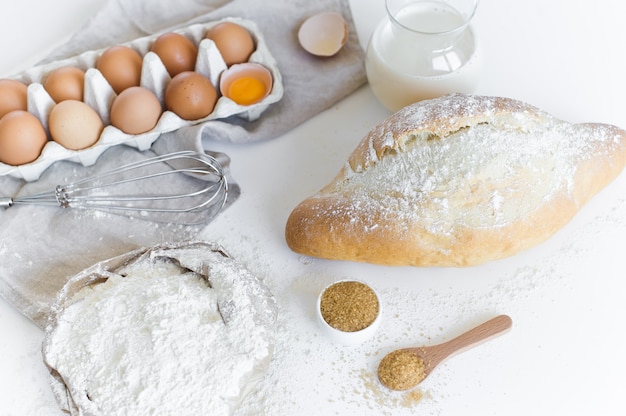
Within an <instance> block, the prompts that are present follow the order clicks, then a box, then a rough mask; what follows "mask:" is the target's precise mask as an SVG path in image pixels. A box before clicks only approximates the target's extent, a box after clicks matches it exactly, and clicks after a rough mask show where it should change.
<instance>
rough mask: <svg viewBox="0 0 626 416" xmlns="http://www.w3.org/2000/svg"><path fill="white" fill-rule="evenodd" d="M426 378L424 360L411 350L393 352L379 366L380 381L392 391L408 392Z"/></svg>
mask: <svg viewBox="0 0 626 416" xmlns="http://www.w3.org/2000/svg"><path fill="white" fill-rule="evenodd" d="M425 377H426V366H425V365H424V360H422V358H421V357H419V356H418V355H417V354H415V352H413V351H411V350H396V351H392V352H390V353H389V354H387V355H386V356H385V357H384V358H383V359H382V360H381V361H380V364H379V366H378V379H379V380H380V382H381V383H382V384H383V385H384V386H385V387H387V388H389V389H391V390H408V389H410V388H412V387H415V386H417V385H418V384H419V383H420V382H421V381H422V380H424V378H425Z"/></svg>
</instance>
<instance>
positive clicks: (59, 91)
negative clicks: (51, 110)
mask: <svg viewBox="0 0 626 416" xmlns="http://www.w3.org/2000/svg"><path fill="white" fill-rule="evenodd" d="M43 87H44V88H45V89H46V91H47V92H48V94H50V97H52V99H53V100H54V101H55V102H57V103H60V102H61V101H64V100H78V101H82V100H83V93H84V91H85V71H83V70H82V69H80V68H77V67H75V66H63V67H60V68H57V69H55V70H54V71H52V72H50V73H49V74H48V75H47V76H46V79H45V81H44V83H43Z"/></svg>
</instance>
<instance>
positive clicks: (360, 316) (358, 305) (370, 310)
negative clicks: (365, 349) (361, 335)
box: [320, 281, 380, 332]
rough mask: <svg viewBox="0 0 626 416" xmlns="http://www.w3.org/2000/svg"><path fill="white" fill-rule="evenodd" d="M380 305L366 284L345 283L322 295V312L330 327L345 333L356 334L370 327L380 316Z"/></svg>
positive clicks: (335, 285) (338, 284) (339, 283)
mask: <svg viewBox="0 0 626 416" xmlns="http://www.w3.org/2000/svg"><path fill="white" fill-rule="evenodd" d="M379 310H380V305H379V304H378V297H377V296H376V293H374V291H373V290H372V288H370V287H369V286H367V285H366V284H364V283H361V282H356V281H343V282H338V283H335V284H333V285H331V286H329V287H328V288H326V290H324V293H322V297H321V299H320V312H321V314H322V317H323V318H324V320H325V321H326V322H327V323H328V325H330V326H332V327H333V328H335V329H338V330H340V331H344V332H355V331H360V330H362V329H365V328H367V327H368V326H370V325H371V324H372V323H373V322H374V320H375V319H376V317H377V316H378V313H379Z"/></svg>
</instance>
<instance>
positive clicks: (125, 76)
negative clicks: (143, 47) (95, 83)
mask: <svg viewBox="0 0 626 416" xmlns="http://www.w3.org/2000/svg"><path fill="white" fill-rule="evenodd" d="M142 65H143V58H142V57H141V55H140V54H139V52H137V51H136V50H134V49H132V48H130V47H128V46H123V45H116V46H111V47H110V48H108V49H107V50H105V51H104V52H103V53H102V55H100V57H99V58H98V61H97V62H96V68H97V69H98V70H99V71H100V72H101V73H102V75H103V76H104V78H105V79H106V80H107V81H108V82H109V84H111V87H113V91H115V93H116V94H119V93H120V92H122V91H124V90H125V89H126V88H130V87H136V86H139V84H140V82H141V67H142Z"/></svg>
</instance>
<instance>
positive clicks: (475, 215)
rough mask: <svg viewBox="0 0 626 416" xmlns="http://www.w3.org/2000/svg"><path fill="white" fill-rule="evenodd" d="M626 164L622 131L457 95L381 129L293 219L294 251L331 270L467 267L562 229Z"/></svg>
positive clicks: (289, 234)
mask: <svg viewBox="0 0 626 416" xmlns="http://www.w3.org/2000/svg"><path fill="white" fill-rule="evenodd" d="M625 164H626V131H624V130H621V129H619V128H617V127H615V126H611V125H606V124H571V123H568V122H564V121H561V120H558V119H556V118H554V117H552V116H551V115H549V114H547V113H545V112H543V111H541V110H539V109H537V108H535V107H532V106H530V105H527V104H525V103H523V102H520V101H516V100H512V99H507V98H496V97H483V96H473V95H462V94H454V95H449V96H445V97H442V98H438V99H434V100H429V101H423V102H419V103H416V104H413V105H411V106H408V107H406V108H404V109H402V110H400V111H398V112H397V113H395V114H393V115H392V116H391V117H389V118H388V119H387V120H385V121H383V122H382V123H380V124H379V125H377V126H376V127H374V128H373V129H372V130H371V131H370V133H369V134H368V135H367V136H366V137H365V138H364V139H363V140H362V141H361V142H360V144H359V145H358V146H357V148H356V149H355V150H354V152H353V153H352V154H351V156H350V157H349V160H348V162H347V163H346V165H345V166H344V167H343V169H342V170H341V171H340V172H339V174H338V175H337V176H336V177H335V179H334V180H333V181H332V182H331V183H330V184H328V185H327V186H326V187H324V188H323V189H322V190H321V191H320V192H319V193H317V194H316V195H314V196H311V197H310V198H308V199H306V200H304V201H303V202H302V203H300V204H299V205H298V206H297V207H296V208H295V209H294V210H293V212H292V213H291V215H290V216H289V218H288V220H287V224H286V232H285V237H286V241H287V244H288V245H289V247H290V248H291V249H292V250H293V251H295V252H297V253H301V254H305V255H310V256H315V257H321V258H326V259H338V260H352V261H362V262H368V263H378V264H388V265H414V266H469V265H475V264H480V263H484V262H487V261H490V260H495V259H500V258H504V257H507V256H511V255H514V254H516V253H518V252H520V251H522V250H525V249H527V248H530V247H532V246H534V245H536V244H538V243H541V242H543V241H545V240H546V239H548V238H549V237H550V236H552V235H553V234H554V233H555V232H556V231H557V230H559V229H560V228H561V227H563V226H564V225H565V224H566V223H567V222H568V221H569V220H570V219H571V218H572V217H573V216H574V215H575V214H576V213H577V212H578V210H579V209H580V208H581V206H582V205H583V204H585V203H586V202H587V201H588V200H589V199H590V198H591V197H592V196H594V195H595V194H596V193H597V192H599V191H600V190H601V189H602V188H603V187H604V186H605V185H607V184H608V183H609V182H610V181H611V180H613V179H614V178H615V177H616V176H617V175H618V174H619V173H620V172H621V171H622V169H623V168H624V165H625Z"/></svg>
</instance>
